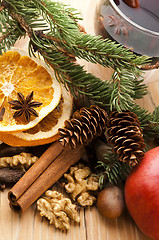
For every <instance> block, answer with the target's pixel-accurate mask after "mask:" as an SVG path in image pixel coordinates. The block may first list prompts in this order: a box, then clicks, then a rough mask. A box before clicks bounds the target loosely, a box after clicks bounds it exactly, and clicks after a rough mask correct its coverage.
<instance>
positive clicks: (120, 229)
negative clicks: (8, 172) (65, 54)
mask: <svg viewBox="0 0 159 240" xmlns="http://www.w3.org/2000/svg"><path fill="white" fill-rule="evenodd" d="M61 1H62V0H61ZM63 2H64V3H66V4H70V5H71V6H72V7H75V8H76V9H78V10H79V12H80V13H81V15H82V17H83V19H84V20H83V21H82V24H83V26H85V29H86V31H87V32H88V33H91V34H94V13H95V9H96V6H97V4H98V3H99V1H98V0H63ZM19 45H23V43H22V42H21V43H18V44H16V46H19ZM81 63H82V64H84V65H85V67H86V69H87V70H88V71H90V72H92V73H93V74H95V75H97V76H98V77H101V78H104V75H105V74H106V72H107V73H108V74H109V71H107V70H106V69H103V68H101V67H99V66H98V65H92V64H88V63H85V62H81ZM150 74H151V76H149V77H146V78H145V81H146V82H147V84H148V85H149V94H148V95H147V96H146V97H144V98H143V99H142V100H140V101H139V103H140V104H141V105H142V106H144V107H145V108H147V109H149V110H150V111H152V110H153V108H154V106H157V105H158V104H159V81H158V80H159V70H154V71H151V72H149V75H150ZM7 194H8V189H5V190H4V191H3V192H0V239H1V240H55V239H56V240H148V239H149V238H147V237H146V236H144V235H143V234H142V233H141V232H140V231H139V230H138V228H137V227H136V225H135V224H134V222H133V221H132V219H131V218H130V216H129V214H128V213H127V211H126V210H125V212H124V214H123V215H122V216H121V217H119V218H118V219H114V220H109V219H106V218H104V217H102V216H101V215H100V214H99V213H98V211H97V209H96V207H95V206H94V207H90V208H87V209H81V210H80V219H81V220H80V224H74V223H71V228H70V230H69V231H68V232H67V233H65V232H61V231H59V230H56V229H55V228H54V226H53V225H50V224H49V222H48V221H47V220H46V219H45V218H41V217H40V215H39V212H38V211H37V209H36V205H35V204H33V205H32V206H31V207H30V208H29V209H27V210H26V211H25V212H24V213H23V214H21V215H19V214H16V213H14V212H13V211H12V210H11V209H10V207H9V204H8V199H7Z"/></svg>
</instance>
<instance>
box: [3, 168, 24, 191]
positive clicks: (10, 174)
mask: <svg viewBox="0 0 159 240" xmlns="http://www.w3.org/2000/svg"><path fill="white" fill-rule="evenodd" d="M24 173H25V170H24V169H11V168H0V188H1V190H2V189H4V188H5V184H8V183H16V182H17V181H18V180H19V179H20V178H21V177H22V176H23V175H24Z"/></svg>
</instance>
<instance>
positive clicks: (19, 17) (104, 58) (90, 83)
mask: <svg viewBox="0 0 159 240" xmlns="http://www.w3.org/2000/svg"><path fill="white" fill-rule="evenodd" d="M2 2H6V3H7V4H8V5H6V6H5V7H4V9H3V10H2V12H5V14H6V16H7V17H8V19H10V23H9V25H10V27H11V26H14V28H13V29H14V30H13V36H16V37H15V39H14V40H17V38H18V36H19V37H21V36H22V35H25V34H26V33H27V34H28V35H29V37H30V43H29V52H30V53H31V54H32V55H35V54H34V52H35V51H38V52H39V54H40V55H42V56H43V57H44V59H45V60H46V62H47V63H48V64H50V65H51V66H53V68H54V69H55V72H56V76H57V77H58V80H60V81H61V82H62V83H63V84H65V85H66V84H67V85H68V86H69V88H70V89H71V91H72V94H73V95H76V92H78V93H79V94H80V95H87V96H89V97H90V99H91V100H93V101H94V102H95V103H96V104H104V105H107V106H110V107H111V108H116V109H117V110H118V111H121V110H125V109H127V108H130V105H131V104H132V102H133V101H134V99H135V98H137V96H138V97H141V96H143V95H144V94H145V89H146V87H145V85H144V84H143V85H141V84H140V83H139V81H137V79H138V76H140V72H141V70H140V69H139V68H138V67H139V66H140V65H144V64H146V63H147V57H145V56H141V57H138V56H136V55H134V54H133V53H132V52H131V51H130V50H128V49H125V48H124V47H122V46H121V45H119V44H116V43H114V42H112V41H110V40H103V39H101V37H100V36H92V35H89V34H83V33H81V32H80V31H79V26H78V23H77V21H78V17H77V14H76V13H75V14H73V13H72V9H69V8H67V7H66V6H65V5H63V4H60V3H56V2H52V1H49V0H44V1H39V0H30V1H25V0H21V1H20V0H19V1H15V0H6V1H1V6H2ZM7 14H8V15H7ZM39 18H40V19H41V21H43V22H44V24H42V22H39V20H38V19H39ZM45 23H46V24H45ZM38 26H39V27H41V28H40V29H38ZM5 28H6V26H5V24H3V32H4V30H5ZM39 31H40V32H41V34H40V35H39ZM44 32H45V33H44ZM6 39H9V37H8V35H6V36H5V40H6ZM9 42H10V44H8V45H7V44H6V41H3V43H2V45H1V50H3V49H6V47H8V48H9V47H10V46H11V45H12V44H13V43H14V41H13V40H10V39H9ZM75 57H78V58H82V59H85V60H87V61H89V62H93V63H99V64H101V65H103V66H107V67H112V68H114V70H115V72H114V75H113V78H112V79H113V81H112V82H107V81H105V82H102V81H101V80H100V79H98V78H96V77H95V76H93V75H91V74H89V73H87V72H86V71H84V70H83V67H80V66H77V65H76V64H74V63H73V61H74V60H75ZM119 69H120V70H119ZM125 84H126V85H125ZM96 87H97V88H96ZM125 90H126V91H125Z"/></svg>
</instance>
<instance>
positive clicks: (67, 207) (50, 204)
mask: <svg viewBox="0 0 159 240" xmlns="http://www.w3.org/2000/svg"><path fill="white" fill-rule="evenodd" d="M45 196H46V197H43V198H40V199H39V200H38V201H37V209H38V210H39V211H40V215H41V216H44V217H46V218H48V220H49V221H50V224H54V225H55V227H56V228H59V229H60V230H68V229H69V228H70V220H69V219H72V220H74V221H75V222H79V221H80V218H79V216H78V212H77V210H76V205H75V204H72V202H71V200H70V199H69V198H64V196H63V195H62V194H61V193H59V192H57V191H51V190H47V191H46V192H45Z"/></svg>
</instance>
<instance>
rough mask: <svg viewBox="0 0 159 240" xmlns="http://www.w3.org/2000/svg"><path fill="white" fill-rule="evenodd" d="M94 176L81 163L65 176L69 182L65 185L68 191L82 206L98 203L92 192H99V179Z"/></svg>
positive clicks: (71, 168)
mask: <svg viewBox="0 0 159 240" xmlns="http://www.w3.org/2000/svg"><path fill="white" fill-rule="evenodd" d="M94 175H95V174H93V173H92V172H91V170H90V168H89V167H87V166H85V165H83V164H81V163H79V164H77V165H75V166H73V167H70V173H69V174H66V173H65V174H64V177H65V178H66V179H67V182H68V183H66V184H65V189H66V191H67V192H68V193H70V194H71V197H72V199H73V200H74V201H77V202H78V203H79V204H80V205H81V206H91V205H93V203H94V202H95V201H96V197H95V196H93V195H92V192H93V191H97V190H98V188H99V178H98V177H97V176H94Z"/></svg>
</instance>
